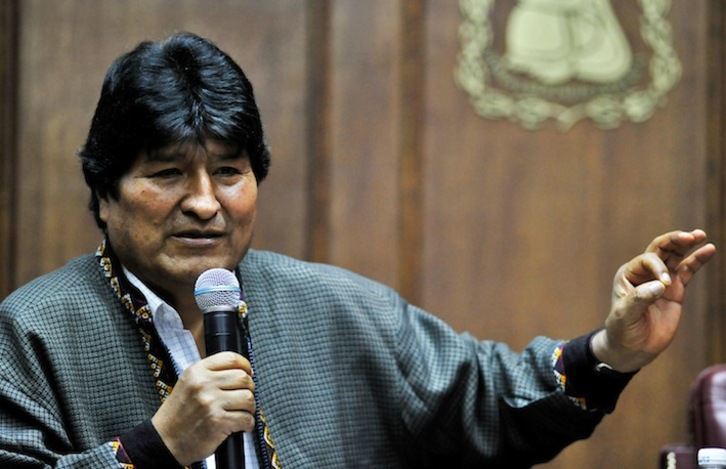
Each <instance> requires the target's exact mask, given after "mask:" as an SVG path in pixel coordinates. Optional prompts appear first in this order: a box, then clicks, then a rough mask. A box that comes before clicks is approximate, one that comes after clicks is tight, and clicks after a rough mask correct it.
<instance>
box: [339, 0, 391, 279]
mask: <svg viewBox="0 0 726 469" xmlns="http://www.w3.org/2000/svg"><path fill="white" fill-rule="evenodd" d="M398 14H399V10H398V9H397V8H396V7H395V5H392V4H391V2H390V1H388V0H370V1H366V2H357V1H342V2H336V3H335V4H334V7H333V10H332V33H331V34H332V46H333V50H332V53H331V60H332V62H331V73H332V76H331V88H330V96H331V97H330V100H331V102H330V132H329V135H330V141H331V158H332V160H331V169H332V173H331V181H330V184H331V185H330V190H331V215H330V227H329V229H330V261H331V262H332V263H335V264H338V265H341V266H344V267H348V268H350V269H352V270H356V271H358V272H364V273H366V274H367V275H370V276H372V277H374V278H376V279H378V280H381V281H383V282H385V283H388V284H391V285H395V284H396V282H397V256H398V254H397V247H398V246H397V245H396V239H397V214H398V197H397V194H398V190H397V179H398V178H397V168H398V161H397V154H398V123H399V119H398V109H399V108H398V101H399V98H398V79H399V77H398V63H397V60H398V54H397V47H398V43H397V39H398V26H399V21H398Z"/></svg>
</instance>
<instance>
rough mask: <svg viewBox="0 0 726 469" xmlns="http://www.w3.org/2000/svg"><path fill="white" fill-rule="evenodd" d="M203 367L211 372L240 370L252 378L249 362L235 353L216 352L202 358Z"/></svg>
mask: <svg viewBox="0 0 726 469" xmlns="http://www.w3.org/2000/svg"><path fill="white" fill-rule="evenodd" d="M203 361H204V362H205V366H206V367H207V369H209V370H212V371H217V370H230V369H241V370H244V371H245V372H247V373H248V374H249V375H250V376H252V365H251V364H250V361H249V360H247V359H246V358H245V357H243V356H242V355H240V354H239V353H236V352H218V353H215V354H213V355H209V356H208V357H206V358H204V360H203Z"/></svg>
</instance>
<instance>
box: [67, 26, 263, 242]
mask: <svg viewBox="0 0 726 469" xmlns="http://www.w3.org/2000/svg"><path fill="white" fill-rule="evenodd" d="M210 137H211V138H214V139H218V140H221V141H223V142H225V143H228V144H233V145H235V146H236V147H237V148H238V149H239V150H240V151H244V152H246V154H247V156H248V157H249V159H250V163H251V166H252V171H253V172H254V175H255V178H256V179H257V182H258V183H259V182H261V181H262V180H263V179H264V178H265V176H267V171H268V168H269V165H270V152H269V149H268V147H267V144H266V143H265V139H264V135H263V131H262V122H261V120H260V114H259V110H258V108H257V104H256V103H255V98H254V93H253V90H252V85H251V84H250V82H249V80H248V79H247V77H246V76H245V74H244V72H243V71H242V69H241V68H240V67H239V65H237V64H236V63H235V62H234V60H232V58H230V57H229V56H228V55H227V54H226V53H225V52H223V51H222V50H220V49H219V48H218V47H217V46H216V45H215V44H213V43H212V42H211V41H209V40H207V39H204V38H202V37H199V36H197V35H194V34H191V33H177V34H174V35H173V36H170V37H169V38H167V39H166V40H164V41H162V42H158V43H157V42H150V41H145V42H142V43H140V44H139V45H138V46H137V47H136V48H135V49H133V50H132V51H130V52H128V53H126V54H124V55H122V56H120V57H119V58H118V59H116V61H114V63H113V64H112V65H111V67H110V68H109V70H108V72H107V73H106V77H105V79H104V82H103V87H102V89H101V97H100V98H99V101H98V105H97V106H96V112H95V114H94V116H93V120H92V121H91V127H90V130H89V132H88V138H87V140H86V143H85V145H84V146H83V147H82V148H81V149H80V151H79V156H80V157H81V161H82V164H83V175H84V177H85V179H86V183H87V184H88V186H89V187H90V189H91V201H90V204H89V208H90V209H91V211H92V212H93V215H94V217H95V219H96V223H97V224H98V226H99V227H100V228H101V229H104V228H105V223H104V222H103V220H101V219H100V217H99V199H98V197H99V195H100V196H102V197H106V196H110V197H113V198H118V183H119V180H120V179H121V177H122V176H123V175H124V174H125V173H126V172H127V171H128V170H129V168H130V167H131V165H132V164H133V163H134V161H135V160H136V158H137V157H138V156H139V155H140V154H141V153H142V152H153V151H154V150H158V149H159V148H162V147H164V146H166V145H169V144H171V143H174V142H185V141H190V140H196V141H199V142H204V141H205V139H207V138H210Z"/></svg>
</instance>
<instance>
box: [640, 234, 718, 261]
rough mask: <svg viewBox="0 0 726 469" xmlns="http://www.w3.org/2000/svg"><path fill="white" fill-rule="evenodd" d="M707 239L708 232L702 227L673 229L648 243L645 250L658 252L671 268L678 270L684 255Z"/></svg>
mask: <svg viewBox="0 0 726 469" xmlns="http://www.w3.org/2000/svg"><path fill="white" fill-rule="evenodd" d="M705 239H706V233H705V232H704V231H703V230H701V229H696V230H693V231H671V232H669V233H665V234H663V235H660V236H658V237H656V238H655V239H654V240H653V241H652V242H651V243H650V244H649V245H648V247H647V248H646V250H645V252H653V253H655V254H657V255H658V257H660V258H661V259H663V262H664V263H665V264H666V265H667V266H668V268H669V269H671V270H676V268H677V267H678V264H679V263H680V262H681V260H682V259H683V257H684V256H686V255H687V254H688V252H689V251H690V250H691V249H693V248H694V247H695V246H697V245H698V244H700V243H702V242H703V241H704V240H705Z"/></svg>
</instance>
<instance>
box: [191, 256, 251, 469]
mask: <svg viewBox="0 0 726 469" xmlns="http://www.w3.org/2000/svg"><path fill="white" fill-rule="evenodd" d="M240 291H241V289H240V286H239V282H238V281H237V277H235V275H234V273H232V272H230V271H229V270H226V269H220V268H217V269H209V270H205V271H204V272H202V274H201V275H200V276H199V278H198V279H197V282H196V284H195V285H194V299H195V300H196V302H197V306H198V307H199V309H200V310H201V312H202V314H203V315H204V343H205V345H206V347H205V348H206V351H207V356H209V355H212V354H214V353H217V352H224V351H232V352H237V353H239V354H243V350H242V341H241V339H240V334H239V329H238V327H237V312H238V310H239V304H240ZM244 451H245V450H244V437H243V433H242V432H237V433H233V434H231V435H230V436H229V437H227V439H226V440H224V441H223V442H222V444H221V445H219V447H218V448H217V451H215V452H214V459H215V461H216V463H217V469H244V467H245V453H244Z"/></svg>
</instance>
